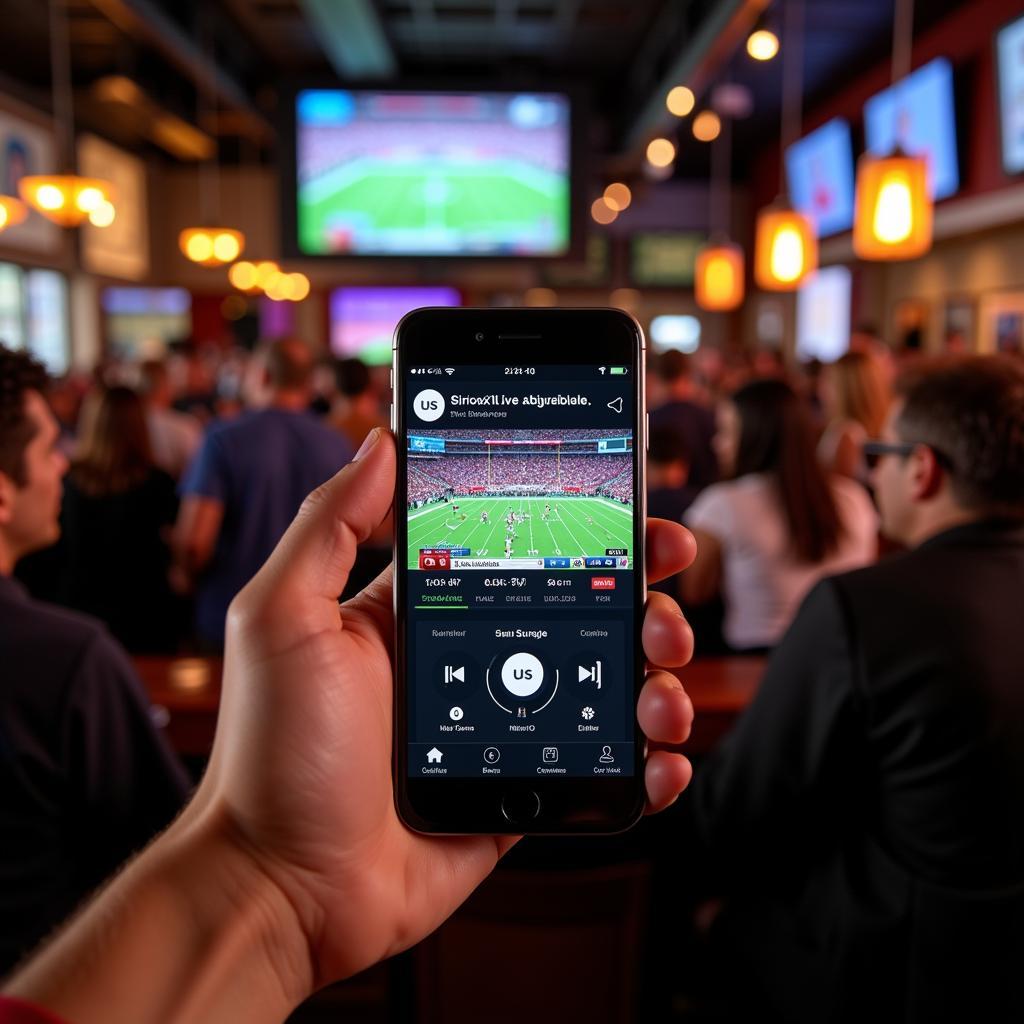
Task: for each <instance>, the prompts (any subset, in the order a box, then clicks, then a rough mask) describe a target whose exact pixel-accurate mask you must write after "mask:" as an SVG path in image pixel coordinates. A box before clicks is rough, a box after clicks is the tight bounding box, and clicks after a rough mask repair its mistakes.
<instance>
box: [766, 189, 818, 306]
mask: <svg viewBox="0 0 1024 1024" xmlns="http://www.w3.org/2000/svg"><path fill="white" fill-rule="evenodd" d="M755 239H756V240H755V242H754V279H755V280H756V281H757V285H758V287H759V288H763V289H764V290H765V291H769V292H791V291H795V290H796V289H797V288H799V287H800V285H801V284H802V283H803V281H804V279H805V278H806V277H807V276H808V275H810V274H813V273H814V271H815V270H817V269H818V239H817V237H816V236H815V233H814V224H813V223H812V222H811V219H810V218H809V217H808V216H807V215H806V214H803V213H800V211H799V210H794V209H793V207H792V206H790V205H789V203H787V202H786V201H785V200H783V199H779V200H778V201H777V202H776V204H775V205H774V206H769V207H766V208H765V209H763V210H762V211H761V212H760V213H759V214H758V215H757V227H756V229H755Z"/></svg>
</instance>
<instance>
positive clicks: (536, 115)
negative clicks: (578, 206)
mask: <svg viewBox="0 0 1024 1024" xmlns="http://www.w3.org/2000/svg"><path fill="white" fill-rule="evenodd" d="M292 113H293V115H294V126H295V130H294V137H293V139H292V140H291V143H289V145H291V146H292V147H293V150H292V153H291V154H290V155H291V156H292V157H293V158H294V165H293V166H292V165H291V164H290V163H289V166H288V167H287V168H286V172H288V173H286V175H285V181H286V182H290V181H291V180H292V175H291V173H290V172H291V170H292V169H294V184H295V189H294V194H289V192H290V189H289V187H288V185H287V184H286V195H285V197H284V201H285V203H286V204H287V205H288V206H289V207H290V208H289V209H286V212H285V235H284V237H285V240H286V244H287V245H288V246H289V248H291V249H293V251H294V253H295V254H297V255H302V256H362V257H367V256H370V257H373V256H400V257H402V256H404V257H417V256H424V257H425V256H463V257H480V256H492V257H493V256H498V257H517V256H522V257H564V256H566V255H568V254H569V252H570V242H571V237H570V236H571V220H572V217H571V202H570V195H571V163H572V152H571V151H572V130H571V127H572V125H571V121H572V118H571V105H570V101H569V98H568V96H566V95H564V94H561V93H546V92H545V93H526V92H523V93H511V92H510V93H499V92H397V91H369V90H358V91H356V90H346V89H303V90H300V91H298V92H297V93H296V94H295V98H294V108H293V111H292Z"/></svg>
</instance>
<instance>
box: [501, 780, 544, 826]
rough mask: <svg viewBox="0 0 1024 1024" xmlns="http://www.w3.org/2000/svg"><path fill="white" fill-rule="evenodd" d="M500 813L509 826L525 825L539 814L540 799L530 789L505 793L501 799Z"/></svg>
mask: <svg viewBox="0 0 1024 1024" xmlns="http://www.w3.org/2000/svg"><path fill="white" fill-rule="evenodd" d="M501 813H502V814H504V815H505V818H506V820H507V821H508V823H509V824H510V825H526V824H528V823H529V822H531V821H533V820H535V819H536V818H537V816H538V815H539V814H540V797H539V796H537V794H536V793H534V792H533V790H531V789H523V790H520V791H518V792H510V793H506V794H505V795H504V796H503V797H502V798H501Z"/></svg>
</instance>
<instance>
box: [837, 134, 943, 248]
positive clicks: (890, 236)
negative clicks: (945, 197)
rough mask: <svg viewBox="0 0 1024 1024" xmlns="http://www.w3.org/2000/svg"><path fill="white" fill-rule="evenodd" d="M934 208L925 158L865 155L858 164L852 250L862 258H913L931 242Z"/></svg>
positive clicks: (904, 155) (899, 155) (901, 155)
mask: <svg viewBox="0 0 1024 1024" xmlns="http://www.w3.org/2000/svg"><path fill="white" fill-rule="evenodd" d="M933 219H934V209H933V205H932V201H931V199H930V198H929V195H928V164H927V162H926V161H925V159H924V157H915V156H907V155H906V154H905V153H903V152H901V151H899V150H897V152H895V153H893V155H892V156H887V157H873V156H870V155H868V154H865V155H864V156H862V157H861V158H860V161H859V162H858V164H857V194H856V203H855V215H854V221H853V251H854V252H855V253H856V254H857V255H858V256H859V257H860V258H861V259H862V260H912V259H916V258H917V257H918V256H923V255H924V254H925V253H926V252H927V251H928V250H929V249H930V248H931V246H932V221H933Z"/></svg>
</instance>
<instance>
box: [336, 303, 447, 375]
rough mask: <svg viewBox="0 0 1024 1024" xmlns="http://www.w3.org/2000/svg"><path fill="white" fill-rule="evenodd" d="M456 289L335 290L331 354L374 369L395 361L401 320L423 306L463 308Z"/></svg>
mask: <svg viewBox="0 0 1024 1024" xmlns="http://www.w3.org/2000/svg"><path fill="white" fill-rule="evenodd" d="M461 305H462V296H461V295H460V294H459V292H458V291H457V290H456V289H455V288H448V287H446V286H443V285H439V286H436V287H431V286H419V287H404V288H403V287H383V288H363V287H346V288H335V289H334V291H333V292H331V351H332V352H333V353H334V354H335V355H336V356H341V357H342V358H346V357H349V356H356V357H358V358H359V359H362V361H363V362H364V363H368V364H369V365H370V366H377V365H383V364H384V363H390V362H391V339H392V335H394V333H395V327H396V326H397V324H398V321H399V320H401V319H402V317H403V316H405V314H406V313H408V312H410V311H411V310H414V309H418V308H419V307H420V306H461Z"/></svg>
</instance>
